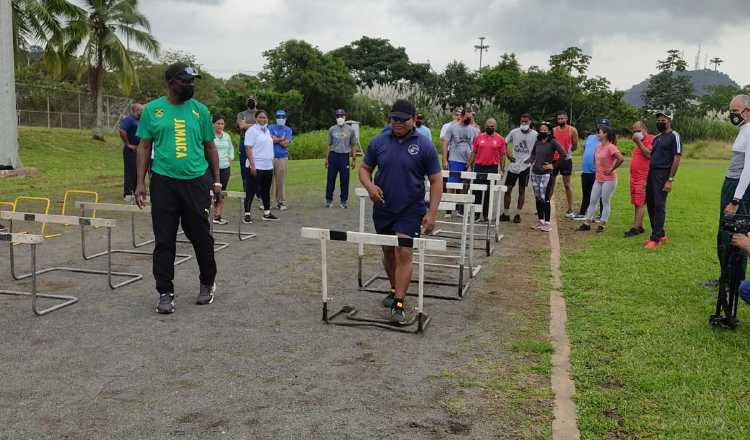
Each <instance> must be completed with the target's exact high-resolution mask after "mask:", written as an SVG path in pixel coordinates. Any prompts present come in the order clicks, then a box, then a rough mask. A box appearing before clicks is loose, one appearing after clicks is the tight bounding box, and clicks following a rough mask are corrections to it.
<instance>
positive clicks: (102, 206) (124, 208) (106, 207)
mask: <svg viewBox="0 0 750 440" xmlns="http://www.w3.org/2000/svg"><path fill="white" fill-rule="evenodd" d="M76 206H77V207H78V208H80V210H81V217H83V216H85V215H86V211H87V210H91V211H92V212H96V210H97V209H98V210H99V211H104V212H125V213H130V214H131V217H130V233H131V241H132V243H133V249H111V248H110V249H107V250H103V251H101V252H99V253H96V254H92V255H88V254H87V252H86V231H87V230H88V229H87V228H85V227H84V226H81V257H82V258H83V259H84V260H86V261H89V260H93V259H94V258H98V257H102V256H104V255H111V254H128V255H147V256H153V252H150V251H139V250H137V248H138V247H142V246H144V245H146V244H149V243H153V240H150V241H149V242H144V243H136V239H135V215H136V214H138V213H150V212H151V207H150V206H146V207H144V208H143V209H140V208H139V207H137V206H136V205H124V204H117V203H98V202H96V203H89V202H76ZM136 244H137V245H138V246H136ZM191 258H193V256H192V255H188V254H180V253H175V261H174V265H175V266H179V265H180V264H182V263H184V262H186V261H188V260H190V259H191Z"/></svg>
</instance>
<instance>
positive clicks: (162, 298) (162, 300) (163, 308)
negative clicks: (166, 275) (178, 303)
mask: <svg viewBox="0 0 750 440" xmlns="http://www.w3.org/2000/svg"><path fill="white" fill-rule="evenodd" d="M156 313H160V314H162V315H169V314H170V313H174V293H162V294H159V304H157V305H156Z"/></svg>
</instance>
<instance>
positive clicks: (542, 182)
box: [531, 172, 553, 221]
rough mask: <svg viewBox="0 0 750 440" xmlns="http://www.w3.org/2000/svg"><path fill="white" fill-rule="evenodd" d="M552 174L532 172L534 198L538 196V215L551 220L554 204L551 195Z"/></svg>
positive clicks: (542, 218)
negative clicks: (552, 204) (551, 202)
mask: <svg viewBox="0 0 750 440" xmlns="http://www.w3.org/2000/svg"><path fill="white" fill-rule="evenodd" d="M550 179H551V175H550V174H535V173H533V172H532V173H531V186H532V187H533V188H534V198H536V215H537V217H539V220H544V221H549V217H550V213H551V212H552V206H551V204H550V197H551V193H552V189H553V188H552V185H550Z"/></svg>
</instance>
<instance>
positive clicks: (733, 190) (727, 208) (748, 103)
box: [716, 95, 750, 299]
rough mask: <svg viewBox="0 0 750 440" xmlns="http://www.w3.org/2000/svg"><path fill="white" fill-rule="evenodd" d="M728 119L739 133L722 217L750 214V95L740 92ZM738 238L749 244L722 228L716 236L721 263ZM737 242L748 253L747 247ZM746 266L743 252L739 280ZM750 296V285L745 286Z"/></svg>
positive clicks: (724, 188)
mask: <svg viewBox="0 0 750 440" xmlns="http://www.w3.org/2000/svg"><path fill="white" fill-rule="evenodd" d="M729 119H730V121H731V122H732V124H734V125H735V126H737V127H739V130H740V131H739V134H738V135H737V138H736V140H735V142H734V145H733V146H732V159H731V161H730V162H729V167H728V169H727V174H726V177H725V179H724V185H723V186H722V188H721V213H720V220H721V219H723V218H724V217H725V216H733V215H735V214H739V215H750V191H747V187H748V184H750V124H748V123H747V122H748V121H750V96H748V95H738V96H735V97H734V99H732V101H731V102H730V104H729ZM730 240H731V241H732V244H735V241H737V242H738V243H740V244H745V243H750V239H748V237H746V236H744V235H742V234H735V236H734V238H733V237H732V236H731V235H730V234H729V233H728V232H724V231H722V230H721V228H720V229H719V233H718V234H717V236H716V250H717V254H718V257H719V262H721V250H722V248H726V246H727V244H728V243H729V242H730ZM740 244H737V245H736V246H738V247H740V248H742V249H743V250H745V251H746V252H747V249H748V248H746V247H744V246H742V245H740ZM746 265H747V255H743V258H742V261H741V262H740V264H738V265H737V266H736V267H735V269H734V270H736V274H737V275H738V277H737V279H740V280H744V279H745V268H746ZM745 290H746V292H747V294H748V296H743V299H745V298H750V284H748V285H746V286H745Z"/></svg>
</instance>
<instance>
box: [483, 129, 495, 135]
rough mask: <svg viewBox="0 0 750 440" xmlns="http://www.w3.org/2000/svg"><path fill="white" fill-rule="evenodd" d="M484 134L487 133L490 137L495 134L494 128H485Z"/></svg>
mask: <svg viewBox="0 0 750 440" xmlns="http://www.w3.org/2000/svg"><path fill="white" fill-rule="evenodd" d="M484 132H485V133H487V134H488V135H490V136H492V135H493V134H494V133H495V129H494V128H485V129H484Z"/></svg>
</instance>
